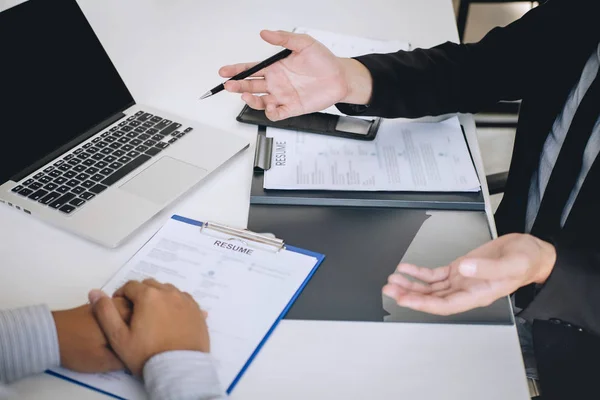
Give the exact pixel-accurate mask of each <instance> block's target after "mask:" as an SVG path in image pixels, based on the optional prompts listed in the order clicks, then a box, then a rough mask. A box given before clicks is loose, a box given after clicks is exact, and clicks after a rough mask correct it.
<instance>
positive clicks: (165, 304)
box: [90, 279, 210, 376]
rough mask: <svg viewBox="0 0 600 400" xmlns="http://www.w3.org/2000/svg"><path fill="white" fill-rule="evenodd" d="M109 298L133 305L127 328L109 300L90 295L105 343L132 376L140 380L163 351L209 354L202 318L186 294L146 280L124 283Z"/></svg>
mask: <svg viewBox="0 0 600 400" xmlns="http://www.w3.org/2000/svg"><path fill="white" fill-rule="evenodd" d="M113 297H115V298H120V297H124V298H126V299H127V300H129V301H131V302H132V303H133V314H132V316H131V323H130V324H129V326H128V325H127V324H126V323H124V322H123V320H122V319H121V318H120V317H119V314H118V312H117V310H116V309H115V307H114V304H113V301H112V299H111V298H109V297H107V296H106V295H105V294H103V293H102V292H99V291H96V290H94V291H92V292H90V302H92V303H93V308H94V313H95V315H96V318H97V319H98V322H99V324H100V326H101V328H102V330H103V331H104V333H105V334H106V337H107V338H108V342H109V343H110V345H111V347H112V349H113V350H114V352H115V353H116V354H117V355H118V356H119V358H120V359H121V360H122V361H123V363H124V364H125V366H126V367H127V368H128V369H129V370H130V371H131V372H132V373H133V374H134V375H137V376H141V375H142V371H143V368H144V365H145V364H146V361H148V360H149V359H150V358H151V357H152V356H154V355H156V354H159V353H163V352H165V351H171V350H196V351H202V352H205V353H208V352H209V350H210V343H209V338H208V329H207V327H206V321H205V316H204V314H203V313H202V311H201V310H200V307H199V306H198V304H197V303H196V302H195V301H194V299H193V298H192V296H190V295H189V294H188V293H183V292H181V291H179V290H178V289H177V288H176V287H175V286H173V285H170V284H161V283H158V282H157V281H155V280H154V279H146V280H145V281H143V282H137V281H130V282H128V283H126V284H125V285H124V286H123V287H121V288H120V289H119V290H117V291H116V292H115V293H114V295H113Z"/></svg>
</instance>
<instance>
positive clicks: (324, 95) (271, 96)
mask: <svg viewBox="0 0 600 400" xmlns="http://www.w3.org/2000/svg"><path fill="white" fill-rule="evenodd" d="M260 35H261V37H262V38H263V39H264V40H265V41H266V42H268V43H270V44H273V45H276V46H283V47H285V48H287V49H290V50H292V51H293V53H292V54H290V55H289V56H288V57H286V58H285V59H283V60H281V61H278V62H276V63H275V64H273V65H271V66H269V67H267V68H265V69H263V70H262V71H260V72H258V73H257V74H255V75H254V76H253V77H254V78H255V79H247V80H241V81H229V82H227V83H226V84H225V89H226V90H228V91H229V92H234V93H243V94H242V99H243V100H244V101H245V102H246V103H247V104H248V105H249V106H250V107H252V108H254V109H256V110H265V114H266V116H267V117H268V118H269V119H271V120H273V121H278V120H282V119H285V118H289V117H294V116H297V115H301V114H308V113H312V112H316V111H321V110H324V109H325V108H327V107H329V106H332V105H334V104H336V103H338V102H345V103H353V104H367V103H368V102H369V100H370V98H371V91H372V81H371V75H370V73H369V71H368V70H367V68H366V67H365V66H364V65H362V64H361V63H359V62H358V61H356V60H352V59H343V58H338V57H336V56H335V55H334V54H333V53H332V52H331V51H329V50H328V49H327V48H326V47H325V46H323V45H322V44H321V43H319V42H317V41H316V40H315V39H313V38H312V37H310V36H308V35H302V34H295V33H290V32H284V31H262V32H261V33H260ZM255 64H256V63H243V64H236V65H228V66H225V67H222V68H221V69H220V70H219V74H220V75H221V76H222V77H224V78H231V77H232V76H234V75H236V74H239V73H240V72H242V71H245V70H247V69H248V68H250V67H252V66H253V65H255ZM256 94H264V95H263V96H257V95H256Z"/></svg>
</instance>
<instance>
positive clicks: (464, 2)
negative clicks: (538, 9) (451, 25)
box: [456, 0, 546, 43]
mask: <svg viewBox="0 0 600 400" xmlns="http://www.w3.org/2000/svg"><path fill="white" fill-rule="evenodd" d="M545 1H546V0H539V1H530V2H529V3H531V7H532V8H533V7H534V6H535V4H536V3H537V4H542V3H544V2H545ZM515 2H518V0H460V6H459V9H458V15H457V18H456V25H457V26H458V36H459V38H460V41H461V43H462V41H463V39H464V36H465V28H466V26H467V18H468V16H469V7H470V6H471V3H487V4H490V3H515ZM521 2H523V0H521Z"/></svg>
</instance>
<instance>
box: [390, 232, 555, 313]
mask: <svg viewBox="0 0 600 400" xmlns="http://www.w3.org/2000/svg"><path fill="white" fill-rule="evenodd" d="M555 261H556V251H555V249H554V246H552V245H551V244H549V243H547V242H544V241H542V240H540V239H537V238H535V237H533V236H531V235H526V234H510V235H505V236H501V237H499V238H498V239H496V240H493V241H491V242H488V243H486V244H484V245H483V246H481V247H479V248H477V249H475V250H473V251H472V252H470V253H469V254H467V255H466V256H464V257H461V258H459V259H457V260H455V261H454V262H452V263H451V264H450V265H446V266H443V267H439V268H435V269H429V268H423V267H417V266H415V265H412V264H400V265H398V268H397V271H398V272H401V273H404V274H406V275H409V276H412V277H414V278H416V279H418V281H415V282H411V281H409V280H408V279H407V278H406V277H404V276H403V275H402V274H393V275H390V277H389V278H388V284H387V285H386V286H384V287H383V293H384V294H386V295H387V296H390V297H392V298H393V299H395V300H396V302H397V303H398V305H400V306H402V307H408V308H412V309H415V310H418V311H424V312H428V313H431V314H439V315H450V314H456V313H460V312H464V311H468V310H471V309H473V308H476V307H484V306H487V305H489V304H491V303H492V302H494V301H495V300H497V299H499V298H501V297H504V296H507V295H509V294H511V293H513V292H514V291H515V290H517V289H518V288H519V287H521V286H525V285H528V284H530V283H533V282H535V283H543V282H545V281H546V279H548V276H549V275H550V273H551V272H552V269H553V267H554V263H555Z"/></svg>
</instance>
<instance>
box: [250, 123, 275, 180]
mask: <svg viewBox="0 0 600 400" xmlns="http://www.w3.org/2000/svg"><path fill="white" fill-rule="evenodd" d="M272 156H273V138H270V137H267V127H266V126H262V125H259V127H258V136H257V137H256V150H255V151H254V171H257V172H264V171H268V170H269V169H271V159H272Z"/></svg>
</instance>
